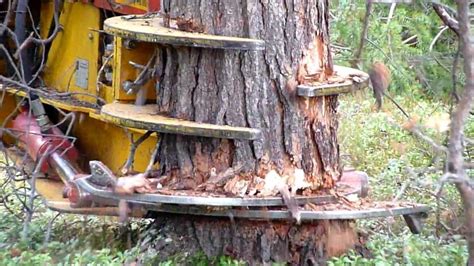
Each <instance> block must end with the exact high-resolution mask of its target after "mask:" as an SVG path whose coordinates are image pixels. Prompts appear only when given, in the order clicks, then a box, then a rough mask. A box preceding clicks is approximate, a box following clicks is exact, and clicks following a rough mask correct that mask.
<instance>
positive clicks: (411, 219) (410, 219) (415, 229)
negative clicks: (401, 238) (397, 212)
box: [403, 212, 428, 234]
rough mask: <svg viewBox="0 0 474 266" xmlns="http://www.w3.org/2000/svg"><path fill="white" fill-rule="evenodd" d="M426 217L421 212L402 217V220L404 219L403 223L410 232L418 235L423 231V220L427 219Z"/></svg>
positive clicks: (424, 213)
mask: <svg viewBox="0 0 474 266" xmlns="http://www.w3.org/2000/svg"><path fill="white" fill-rule="evenodd" d="M427 216H428V215H427V213H426V212H423V213H413V214H406V215H403V218H404V219H405V223H406V224H407V225H408V228H410V231H411V232H412V233H413V234H419V233H421V230H422V229H423V219H425V218H427Z"/></svg>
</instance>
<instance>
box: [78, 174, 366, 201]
mask: <svg viewBox="0 0 474 266" xmlns="http://www.w3.org/2000/svg"><path fill="white" fill-rule="evenodd" d="M75 183H76V184H77V186H79V187H80V189H82V190H84V191H86V192H87V193H89V194H91V195H93V196H94V197H99V198H109V199H114V200H117V201H118V200H126V201H130V202H135V203H143V204H179V205H200V206H214V207H250V206H254V207H255V206H259V207H265V206H269V207H271V206H285V203H284V202H283V199H282V198H281V197H265V198H257V197H254V198H250V197H249V198H238V197H209V196H207V197H206V196H202V197H199V196H175V195H161V194H156V193H154V194H152V193H145V194H133V195H121V194H117V193H114V192H113V191H112V190H107V189H104V188H102V189H101V188H99V187H97V186H94V185H93V184H91V183H90V182H88V181H87V179H79V180H76V181H75ZM357 192H358V191H354V192H353V193H351V194H356V193H357ZM295 200H296V201H297V203H298V205H304V204H307V203H313V204H323V203H331V202H336V201H337V200H336V198H335V197H334V196H332V195H324V196H311V197H305V196H297V197H295Z"/></svg>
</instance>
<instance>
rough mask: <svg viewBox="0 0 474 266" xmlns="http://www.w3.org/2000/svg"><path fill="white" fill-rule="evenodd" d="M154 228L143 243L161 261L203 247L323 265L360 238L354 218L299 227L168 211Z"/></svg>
mask: <svg viewBox="0 0 474 266" xmlns="http://www.w3.org/2000/svg"><path fill="white" fill-rule="evenodd" d="M151 228H152V229H151V230H149V231H148V233H147V237H146V238H145V239H143V241H142V242H141V243H140V246H141V247H142V248H143V249H144V250H145V249H147V250H148V253H153V254H157V255H158V256H159V259H161V260H165V259H168V258H170V257H173V256H175V255H183V251H185V252H186V254H187V255H188V256H193V255H196V254H198V253H200V252H204V254H206V255H207V256H208V257H211V258H212V257H216V256H222V255H227V256H232V257H236V258H239V259H241V260H244V261H246V262H247V263H248V264H249V265H262V264H263V265H265V264H267V265H269V263H271V262H286V263H288V264H290V265H321V264H325V262H326V260H327V259H328V258H330V257H332V256H338V255H341V254H343V253H344V252H346V251H347V249H350V248H354V247H355V245H354V243H356V242H358V236H357V235H356V234H355V233H354V230H353V224H352V223H351V222H350V221H338V222H330V221H318V222H313V223H308V224H304V225H302V226H295V225H292V224H290V223H287V222H272V223H270V222H266V221H248V220H238V219H237V220H235V221H231V220H230V219H228V218H227V219H226V218H222V219H220V218H208V217H193V216H168V215H167V216H166V217H163V218H160V219H157V222H156V224H153V225H152V227H151Z"/></svg>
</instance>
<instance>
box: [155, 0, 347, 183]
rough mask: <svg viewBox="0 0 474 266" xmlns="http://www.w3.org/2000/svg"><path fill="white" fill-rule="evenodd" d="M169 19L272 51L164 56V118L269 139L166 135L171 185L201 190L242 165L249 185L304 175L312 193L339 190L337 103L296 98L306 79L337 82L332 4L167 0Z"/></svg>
mask: <svg viewBox="0 0 474 266" xmlns="http://www.w3.org/2000/svg"><path fill="white" fill-rule="evenodd" d="M164 12H166V13H167V14H169V15H170V17H171V18H180V19H185V20H189V21H191V22H192V23H193V24H196V25H202V26H203V27H204V29H205V32H206V33H208V34H215V35H228V36H238V37H249V38H255V39H261V40H264V41H265V42H266V48H265V50H264V51H259V52H256V51H250V52H241V51H236V50H216V49H200V48H188V47H166V48H163V49H161V51H162V52H161V62H162V64H163V65H162V69H163V71H162V76H161V78H160V81H161V83H160V88H159V89H158V92H157V94H158V95H157V97H158V99H157V102H158V105H159V109H160V111H161V112H162V113H164V114H167V115H169V116H172V117H176V118H182V119H187V120H192V121H197V122H204V123H212V124H219V125H230V126H241V127H242V126H243V127H251V128H257V129H261V130H262V138H261V139H259V140H255V141H244V140H224V139H210V138H201V137H187V136H186V137H182V136H177V135H163V136H162V144H161V151H160V157H159V158H160V166H161V170H162V172H163V174H164V175H167V176H169V177H171V178H170V179H171V181H170V182H169V185H170V186H172V187H174V188H179V189H194V188H196V186H198V185H199V184H201V183H203V182H205V181H206V180H207V179H208V178H209V176H210V174H211V170H212V171H214V170H215V172H217V173H222V172H224V171H226V170H228V169H229V168H232V167H234V168H236V167H237V166H239V167H237V168H238V169H239V171H238V172H239V173H238V174H239V175H240V176H242V177H249V176H260V177H264V176H265V175H266V174H267V173H268V172H269V171H270V170H275V171H277V172H278V173H279V174H280V175H281V176H285V177H289V178H291V177H292V176H294V174H295V170H298V169H302V170H303V171H304V173H305V179H306V181H307V182H308V183H309V184H310V188H309V189H308V190H307V191H315V190H318V189H321V188H332V187H333V186H334V183H335V181H336V180H337V179H338V178H339V177H340V174H341V171H340V169H339V146H338V142H337V138H336V131H337V127H338V121H337V114H336V108H337V104H338V103H337V96H326V97H320V98H311V99H310V98H303V97H298V96H297V95H296V86H297V85H298V84H300V83H302V82H303V81H304V78H305V76H307V75H312V76H313V77H314V76H316V77H318V78H319V79H320V80H324V79H326V78H327V77H328V76H330V75H331V74H332V59H331V55H330V52H329V31H328V23H329V22H328V13H329V7H328V1H327V0H306V1H294V0H284V1H271V2H270V1H255V0H244V1H197V0H189V1H186V0H175V1H171V0H165V1H164ZM213 168H214V169H213ZM299 171H300V170H299ZM300 172H301V171H300Z"/></svg>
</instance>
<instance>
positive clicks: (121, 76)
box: [112, 37, 156, 101]
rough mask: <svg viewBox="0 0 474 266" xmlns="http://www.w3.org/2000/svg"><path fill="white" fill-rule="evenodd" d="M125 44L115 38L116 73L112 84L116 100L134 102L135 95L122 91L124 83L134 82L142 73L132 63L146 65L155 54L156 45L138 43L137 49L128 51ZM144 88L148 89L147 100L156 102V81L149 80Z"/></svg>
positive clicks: (114, 63) (118, 38)
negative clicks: (127, 81)
mask: <svg viewBox="0 0 474 266" xmlns="http://www.w3.org/2000/svg"><path fill="white" fill-rule="evenodd" d="M123 43H124V40H123V39H122V38H120V37H115V38H114V60H113V65H114V73H113V84H112V86H113V89H114V98H115V99H116V100H121V101H134V100H135V98H136V96H135V94H131V95H128V94H127V93H126V92H125V91H124V90H123V89H122V83H123V82H124V81H126V80H130V81H134V80H135V78H136V77H137V76H138V75H139V74H140V72H141V69H137V68H135V67H133V66H132V65H131V64H130V61H132V62H134V63H137V64H140V65H146V64H147V63H148V61H149V60H150V58H151V57H152V56H153V54H154V52H155V48H156V44H151V43H145V42H136V43H135V45H136V47H135V48H133V49H127V48H125V47H124V44H123ZM144 86H145V87H146V88H147V89H148V94H147V99H149V100H156V93H155V86H154V80H149V81H148V82H147V83H146V84H145V85H144Z"/></svg>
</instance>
